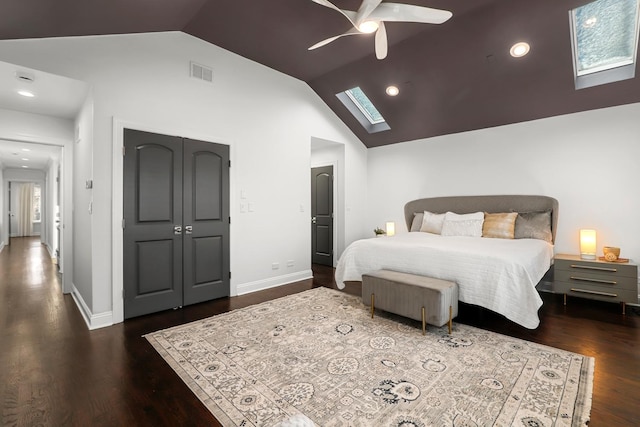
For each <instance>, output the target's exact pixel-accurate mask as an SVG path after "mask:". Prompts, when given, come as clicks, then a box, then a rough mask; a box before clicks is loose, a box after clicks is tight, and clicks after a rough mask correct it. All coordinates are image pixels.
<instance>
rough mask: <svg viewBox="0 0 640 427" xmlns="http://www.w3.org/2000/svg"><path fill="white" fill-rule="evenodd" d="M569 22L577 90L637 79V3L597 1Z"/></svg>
mask: <svg viewBox="0 0 640 427" xmlns="http://www.w3.org/2000/svg"><path fill="white" fill-rule="evenodd" d="M570 19H571V33H572V45H573V59H574V71H575V78H576V89H582V88H585V87H591V86H596V85H600V84H605V83H611V82H615V81H620V80H625V79H630V78H633V77H634V76H635V61H636V57H637V47H638V0H597V1H594V2H592V3H588V4H586V5H584V6H580V7H578V8H576V9H573V10H572V11H571V12H570Z"/></svg>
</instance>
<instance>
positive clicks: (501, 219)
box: [482, 212, 518, 239]
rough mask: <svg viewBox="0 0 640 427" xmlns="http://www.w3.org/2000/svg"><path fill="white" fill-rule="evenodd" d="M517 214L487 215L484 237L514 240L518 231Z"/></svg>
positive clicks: (483, 227)
mask: <svg viewBox="0 0 640 427" xmlns="http://www.w3.org/2000/svg"><path fill="white" fill-rule="evenodd" d="M516 218H518V213H517V212H510V213H486V212H485V214H484V224H483V225H482V237H493V238H496V239H513V236H514V234H515V230H516Z"/></svg>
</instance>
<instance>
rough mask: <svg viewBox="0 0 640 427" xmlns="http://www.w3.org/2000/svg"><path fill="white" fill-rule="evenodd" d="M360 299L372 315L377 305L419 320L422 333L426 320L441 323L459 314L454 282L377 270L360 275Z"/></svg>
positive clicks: (456, 287) (433, 323) (434, 323)
mask: <svg viewBox="0 0 640 427" xmlns="http://www.w3.org/2000/svg"><path fill="white" fill-rule="evenodd" d="M362 302H363V303H364V304H365V305H371V317H372V318H373V313H374V310H375V309H376V308H379V309H382V310H384V311H388V312H390V313H394V314H399V315H400V316H404V317H408V318H410V319H414V320H421V321H422V334H423V335H424V333H425V330H426V323H429V324H430V325H434V326H438V327H440V326H443V325H444V324H446V323H449V334H451V320H452V319H453V318H454V317H455V316H457V315H458V286H457V285H456V284H455V282H449V281H447V280H441V279H434V278H432V277H425V276H418V275H415V274H409V273H400V272H397V271H390V270H378V271H374V272H372V273H367V274H363V275H362Z"/></svg>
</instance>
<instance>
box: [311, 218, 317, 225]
mask: <svg viewBox="0 0 640 427" xmlns="http://www.w3.org/2000/svg"><path fill="white" fill-rule="evenodd" d="M316 222H317V221H316V217H315V216H314V217H313V218H311V223H312V224H315V223H316Z"/></svg>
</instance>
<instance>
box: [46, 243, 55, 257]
mask: <svg viewBox="0 0 640 427" xmlns="http://www.w3.org/2000/svg"><path fill="white" fill-rule="evenodd" d="M44 247H45V248H47V251H49V256H50V257H51V258H54V259H55V257H56V254H54V253H53V249H51V246H49V244H48V243H45V244H44Z"/></svg>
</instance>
